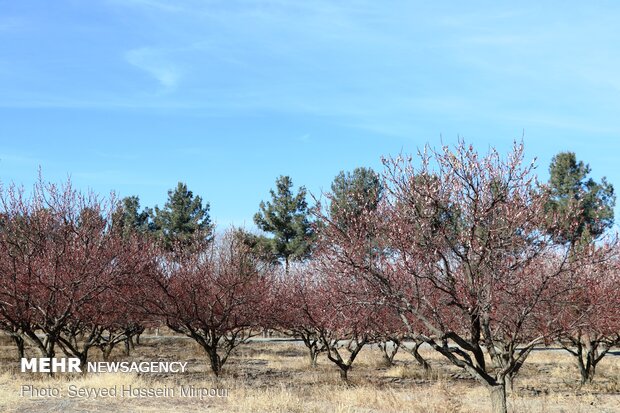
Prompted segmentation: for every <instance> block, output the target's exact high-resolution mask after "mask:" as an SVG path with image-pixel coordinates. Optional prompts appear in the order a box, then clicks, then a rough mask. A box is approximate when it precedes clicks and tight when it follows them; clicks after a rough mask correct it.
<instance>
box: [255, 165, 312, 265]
mask: <svg viewBox="0 0 620 413" xmlns="http://www.w3.org/2000/svg"><path fill="white" fill-rule="evenodd" d="M292 188H293V181H292V180H291V178H290V177H288V176H280V177H279V178H278V179H277V180H276V189H275V191H274V190H273V189H272V190H271V191H270V193H271V201H267V202H261V203H260V210H259V212H257V213H256V214H255V215H254V222H255V223H256V225H257V226H258V228H259V229H261V230H262V231H265V232H268V233H271V234H272V235H273V237H271V238H268V237H264V236H261V237H258V239H257V240H256V242H257V245H258V248H260V249H262V250H265V249H266V250H268V251H270V253H271V255H272V257H274V258H276V259H278V260H281V261H284V266H285V269H286V271H287V272H288V268H289V265H290V262H291V261H293V260H303V259H304V258H306V257H307V256H308V255H309V254H310V250H311V244H312V239H313V236H314V231H313V229H312V225H311V222H310V218H309V210H308V204H307V202H306V189H305V188H304V187H303V186H302V187H300V188H299V191H298V192H297V195H294V194H293V191H292ZM265 247H266V248H265Z"/></svg>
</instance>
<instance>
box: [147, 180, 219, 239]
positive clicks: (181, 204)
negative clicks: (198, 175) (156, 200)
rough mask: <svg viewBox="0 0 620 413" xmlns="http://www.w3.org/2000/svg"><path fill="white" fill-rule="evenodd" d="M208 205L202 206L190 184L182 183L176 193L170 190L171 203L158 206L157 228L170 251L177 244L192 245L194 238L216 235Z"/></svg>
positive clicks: (156, 209) (156, 208)
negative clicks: (188, 185) (189, 188)
mask: <svg viewBox="0 0 620 413" xmlns="http://www.w3.org/2000/svg"><path fill="white" fill-rule="evenodd" d="M209 209H210V205H209V203H208V202H207V203H205V204H204V206H203V204H202V198H201V197H200V196H194V194H193V193H192V191H190V190H188V189H187V185H186V184H184V183H183V182H179V183H178V184H177V187H176V188H175V189H174V190H172V189H171V190H169V191H168V201H167V202H166V204H165V205H164V207H163V208H162V209H160V208H159V207H157V206H155V213H154V216H153V224H154V229H155V231H156V233H157V234H158V236H159V237H160V238H161V239H162V240H163V241H164V244H165V246H166V248H168V249H171V248H172V247H173V246H174V245H175V244H176V243H180V244H181V245H185V244H190V243H191V239H192V238H193V237H194V236H204V237H206V238H208V239H210V238H212V236H213V225H212V224H211V217H210V216H209Z"/></svg>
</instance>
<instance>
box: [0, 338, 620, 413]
mask: <svg viewBox="0 0 620 413" xmlns="http://www.w3.org/2000/svg"><path fill="white" fill-rule="evenodd" d="M7 344H8V343H7ZM14 353H15V352H14V350H13V349H12V348H11V347H10V346H3V347H1V348H0V354H1V355H2V356H0V359H1V360H2V366H3V367H2V370H1V372H0V411H2V412H92V411H104V412H160V411H178V412H199V411H207V410H208V411H210V412H273V413H275V412H300V413H301V412H304V413H305V412H317V413H318V412H343V413H344V412H420V413H422V412H436V413H444V412H445V413H448V412H450V413H451V412H472V413H473V412H476V413H478V412H484V411H488V410H489V408H490V403H489V400H488V395H487V392H486V390H485V389H484V388H483V387H481V386H480V385H478V384H477V383H476V382H474V381H472V380H471V379H469V378H467V377H466V375H464V374H463V372H462V371H460V370H459V369H456V368H455V367H453V366H451V365H448V364H447V363H446V362H445V361H444V360H443V359H442V358H441V356H440V355H438V354H436V353H434V352H432V351H430V350H422V351H421V353H422V354H423V355H424V356H425V357H427V358H428V359H429V360H430V362H431V364H432V366H433V369H434V370H433V373H432V374H430V375H428V374H425V373H424V371H422V369H421V368H420V367H418V366H417V364H416V363H415V361H414V360H413V358H412V357H411V356H410V355H409V354H406V353H404V352H399V354H398V355H397V356H396V364H395V365H394V366H385V365H384V364H383V361H382V358H381V354H380V352H379V351H378V350H377V349H373V348H366V349H364V350H363V351H362V352H361V353H360V355H359V357H358V360H356V362H355V364H354V368H353V369H352V370H351V372H350V383H349V384H343V383H342V382H341V381H340V378H339V376H338V371H337V369H336V367H335V366H334V365H332V364H331V363H330V362H329V361H328V360H327V359H326V358H324V357H323V358H320V361H319V366H318V367H317V368H316V369H309V368H308V362H307V357H306V353H305V348H304V347H303V345H301V344H297V343H282V342H276V343H251V344H248V345H246V346H244V347H241V348H240V349H239V350H238V352H237V353H236V354H235V355H234V356H233V357H232V358H231V359H230V360H229V362H228V364H227V365H226V367H225V371H224V373H223V375H222V377H221V378H220V379H217V380H216V379H214V378H213V377H212V375H211V374H210V373H209V371H208V365H207V362H206V358H205V356H204V354H203V352H202V350H201V349H200V348H198V346H196V345H194V344H193V343H192V342H191V341H190V340H186V339H181V338H175V337H170V336H164V337H163V338H162V337H160V338H151V339H148V340H145V343H144V345H142V346H140V347H138V348H137V349H136V351H135V352H134V353H133V354H132V356H131V358H126V357H125V356H124V355H123V354H122V352H121V351H120V349H119V350H118V351H117V352H116V353H115V354H114V358H115V359H116V360H123V359H127V360H131V361H134V360H135V361H139V360H160V359H165V360H169V361H178V360H181V361H188V362H189V370H190V371H189V372H187V373H185V374H168V375H165V374H160V375H152V374H149V375H147V374H144V375H141V376H138V375H135V374H87V375H72V376H68V375H63V376H61V375H58V377H56V378H49V377H47V376H41V375H35V374H26V373H19V372H17V363H16V362H15V361H13V360H12V358H13V357H15V356H14ZM31 354H32V355H34V352H32V351H31ZM97 358H99V355H98V354H96V353H94V354H93V359H97ZM597 374H598V375H597V377H596V379H595V382H594V383H593V385H591V386H588V387H586V388H579V386H578V372H577V369H576V366H575V365H574V363H573V361H572V359H571V358H570V356H568V354H567V353H564V352H561V351H536V352H534V353H533V354H532V355H531V356H530V359H529V360H528V363H527V364H526V365H525V366H524V368H523V369H522V372H521V374H520V375H519V377H518V378H517V380H516V382H515V388H514V391H513V392H512V393H511V394H510V395H509V409H510V411H513V412H519V413H525V412H558V413H559V412H563V413H577V412H620V408H619V407H618V406H620V396H619V394H620V377H619V375H620V357H618V356H609V357H607V358H606V359H604V360H603V361H602V362H601V364H600V366H599V368H598V371H597ZM23 384H33V385H35V386H38V387H48V386H52V387H58V388H60V389H61V390H66V388H67V386H69V385H75V386H78V387H84V388H108V387H113V386H123V385H125V386H133V387H142V388H148V387H152V388H165V387H167V388H175V389H176V388H177V387H178V386H179V385H184V386H187V385H190V384H191V385H193V386H195V387H197V388H202V387H204V388H220V389H227V391H228V397H206V398H204V399H202V400H201V399H198V398H186V397H180V396H179V395H178V392H176V393H177V394H176V395H175V397H171V398H107V399H87V398H73V399H70V398H68V397H66V394H65V395H64V396H63V397H61V398H58V399H56V398H49V397H21V396H20V389H21V386H22V385H23Z"/></svg>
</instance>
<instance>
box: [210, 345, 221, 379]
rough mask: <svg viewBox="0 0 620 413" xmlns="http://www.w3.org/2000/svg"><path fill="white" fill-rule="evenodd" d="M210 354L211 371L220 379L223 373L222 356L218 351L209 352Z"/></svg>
mask: <svg viewBox="0 0 620 413" xmlns="http://www.w3.org/2000/svg"><path fill="white" fill-rule="evenodd" d="M208 353H209V361H210V362H211V371H212V372H213V374H215V377H219V375H220V372H221V371H222V362H221V359H220V356H219V355H218V354H217V351H216V350H212V351H208Z"/></svg>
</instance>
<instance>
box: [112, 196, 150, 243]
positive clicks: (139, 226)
mask: <svg viewBox="0 0 620 413" xmlns="http://www.w3.org/2000/svg"><path fill="white" fill-rule="evenodd" d="M151 215H152V211H151V209H150V208H145V209H144V210H142V211H140V198H138V197H137V196H128V197H125V198H123V199H122V201H121V205H120V206H119V208H118V210H117V211H116V212H115V213H114V216H113V225H114V226H116V227H117V228H120V231H122V233H123V234H124V235H127V234H129V233H131V232H133V231H137V232H140V233H144V232H147V231H150V230H152V229H153V225H152V224H151V223H150V222H149V217H150V216H151Z"/></svg>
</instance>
